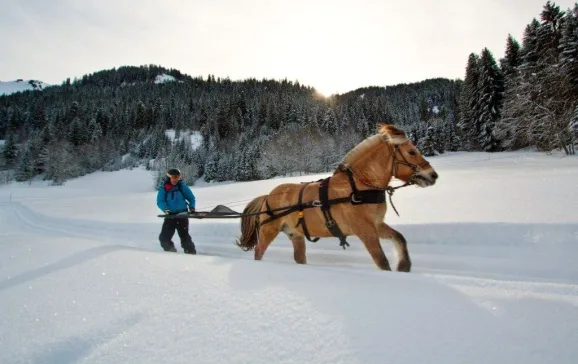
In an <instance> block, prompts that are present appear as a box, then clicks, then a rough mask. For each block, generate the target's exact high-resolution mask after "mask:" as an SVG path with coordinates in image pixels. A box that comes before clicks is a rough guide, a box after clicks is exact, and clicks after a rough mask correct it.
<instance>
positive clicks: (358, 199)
mask: <svg viewBox="0 0 578 364" xmlns="http://www.w3.org/2000/svg"><path fill="white" fill-rule="evenodd" d="M346 172H347V176H348V177H349V184H350V185H351V190H352V192H351V194H350V195H349V197H340V198H333V199H329V181H330V180H331V177H327V178H325V179H320V180H318V181H315V182H319V200H314V201H308V202H303V191H304V190H305V187H307V186H308V185H309V184H310V183H313V182H305V183H303V185H302V186H301V189H300V190H299V201H298V203H297V205H293V206H288V207H287V209H286V210H284V211H283V212H281V213H278V214H273V211H274V210H271V207H270V206H269V201H267V200H265V205H266V206H267V210H266V211H265V213H267V215H269V218H267V219H265V220H264V221H262V222H261V225H262V224H266V223H268V222H270V221H272V220H275V219H277V218H280V217H283V216H286V215H289V214H291V213H293V212H295V211H298V217H299V220H298V221H297V225H295V227H298V226H299V225H301V226H302V227H303V233H304V234H305V237H306V238H307V240H309V241H310V242H313V243H315V242H317V241H318V240H319V239H320V238H318V237H317V238H314V239H311V236H310V235H309V230H308V229H307V223H306V222H305V218H304V217H303V210H305V209H308V208H313V207H320V208H321V211H322V212H323V216H324V217H325V226H327V229H328V230H329V231H330V232H331V234H333V236H336V237H337V238H339V241H340V244H339V245H340V246H341V247H343V249H345V247H346V246H349V243H348V242H347V240H346V237H345V235H343V232H342V231H341V229H340V228H339V226H338V225H337V223H336V222H335V220H334V219H333V216H332V214H331V210H330V208H331V205H335V204H339V203H345V202H351V204H352V205H360V204H380V203H384V202H385V190H384V189H374V190H364V191H359V190H358V189H357V186H356V185H355V181H354V180H353V173H352V171H351V169H349V168H347V169H346Z"/></svg>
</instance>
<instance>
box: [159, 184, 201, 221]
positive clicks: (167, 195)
mask: <svg viewBox="0 0 578 364" xmlns="http://www.w3.org/2000/svg"><path fill="white" fill-rule="evenodd" d="M179 187H180V188H179ZM181 191H182V192H181ZM187 201H188V203H189V206H190V207H191V208H195V195H193V192H192V191H191V189H190V188H189V186H187V185H186V184H184V183H183V181H179V182H178V183H177V184H176V185H174V186H173V185H172V184H171V182H170V180H169V179H166V180H165V181H164V183H162V184H161V185H160V186H159V189H158V192H157V206H158V207H159V209H161V210H162V211H163V212H164V211H165V210H170V213H171V214H178V213H179V212H185V211H187V210H188V206H187Z"/></svg>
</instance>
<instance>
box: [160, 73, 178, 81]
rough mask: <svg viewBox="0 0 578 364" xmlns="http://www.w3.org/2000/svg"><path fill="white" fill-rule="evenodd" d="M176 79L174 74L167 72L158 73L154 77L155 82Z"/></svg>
mask: <svg viewBox="0 0 578 364" xmlns="http://www.w3.org/2000/svg"><path fill="white" fill-rule="evenodd" d="M176 80H177V79H176V78H175V77H174V76H171V75H167V74H164V73H163V74H160V75H157V77H156V78H155V83H165V82H175V81H176Z"/></svg>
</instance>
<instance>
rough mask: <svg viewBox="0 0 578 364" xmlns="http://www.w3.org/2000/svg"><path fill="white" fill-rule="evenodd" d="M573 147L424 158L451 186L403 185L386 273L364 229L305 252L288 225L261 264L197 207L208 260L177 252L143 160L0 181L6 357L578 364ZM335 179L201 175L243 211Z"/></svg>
mask: <svg viewBox="0 0 578 364" xmlns="http://www.w3.org/2000/svg"><path fill="white" fill-rule="evenodd" d="M577 158H578V157H577V156H565V155H562V153H560V152H555V153H550V154H546V153H540V152H532V151H529V150H527V151H518V152H503V153H499V155H497V154H495V153H480V152H469V153H468V152H456V153H444V154H443V155H440V156H435V157H430V158H428V160H429V162H430V163H431V165H432V166H433V168H435V170H436V171H437V173H438V174H439V176H440V177H439V179H438V181H437V183H436V184H435V185H434V186H431V187H427V188H417V187H408V188H403V189H399V190H397V191H396V193H395V195H394V196H393V201H394V203H395V206H396V208H397V210H398V211H399V214H400V215H399V216H397V215H396V214H395V213H394V212H393V211H388V214H387V215H386V218H385V221H386V222H387V223H388V224H390V225H391V226H392V227H393V228H394V229H396V230H398V231H399V232H400V233H402V234H403V235H404V236H405V238H406V240H407V242H408V250H409V254H410V256H411V259H412V263H413V264H412V271H411V273H401V272H395V271H393V272H384V271H381V270H378V269H377V268H376V266H375V265H374V263H373V261H372V259H371V258H370V255H369V254H368V252H367V251H366V250H365V248H364V246H363V244H362V243H361V242H360V241H359V239H358V238H357V237H349V238H348V242H349V243H350V247H348V248H347V250H343V249H341V248H340V247H339V241H338V239H336V238H322V239H320V240H319V241H318V242H316V243H310V242H307V259H308V260H307V263H308V264H307V265H297V264H295V262H294V261H293V249H292V246H291V243H290V241H289V240H288V238H287V237H286V236H285V235H284V234H280V235H278V236H277V238H276V239H275V240H274V241H273V243H272V244H271V245H270V247H269V248H268V249H267V251H266V253H265V256H264V257H263V260H262V261H259V262H256V261H254V260H253V252H244V251H242V250H241V249H239V248H238V247H237V246H235V245H234V244H233V242H234V240H235V238H236V237H238V235H239V230H240V228H239V219H201V220H197V219H190V220H189V221H190V228H189V231H190V233H191V236H192V238H193V240H194V241H195V244H196V248H197V251H198V255H196V256H191V255H185V254H183V252H182V249H181V246H180V241H179V238H178V237H177V236H176V235H175V237H174V240H173V241H174V242H175V245H176V248H177V250H178V252H177V253H166V252H163V251H162V250H161V248H160V245H159V242H158V240H157V238H158V234H159V232H160V229H161V225H162V221H163V220H162V219H160V218H158V217H157V214H159V213H160V210H159V209H158V208H157V206H156V193H155V191H154V190H153V174H154V173H153V172H151V171H147V170H145V169H144V167H141V168H134V169H132V170H121V171H115V172H96V173H91V174H89V175H86V176H83V177H80V178H77V179H73V180H70V181H67V182H66V184H65V185H63V186H52V187H49V186H47V184H48V182H47V181H42V180H41V179H38V180H36V181H33V182H32V183H30V184H28V183H17V182H13V183H10V184H0V312H1V314H0V328H2V335H1V338H0V363H42V364H62V363H75V364H88V363H139V364H149V363H150V364H158V363H167V362H169V363H183V364H185V363H187V364H189V363H215V364H219V363H223V364H236V363H252V364H271V363H279V364H289V363H318V364H383V363H440V364H441V363H443V364H463V363H468V364H487V363H524V364H543V363H555V364H575V363H576V358H577V357H578V345H576V343H577V342H578V266H577V265H576V256H577V254H578V214H576V206H578V194H576V192H575V183H574V184H573V183H572V182H571V181H576V180H577V179H578V163H576V161H577ZM383 165H384V166H390V165H391V164H390V163H384V164H383ZM329 175H331V173H327V174H316V175H303V176H295V177H279V178H275V179H270V180H262V181H249V182H220V183H206V182H201V181H199V183H197V184H195V185H193V186H192V187H191V188H192V191H193V193H195V197H196V202H197V204H196V207H197V209H198V210H199V211H208V210H210V209H212V208H213V207H214V206H215V205H217V204H225V205H227V206H229V207H232V208H234V209H235V210H236V211H242V210H243V208H244V206H245V205H246V204H247V203H248V202H249V201H250V200H251V199H252V198H254V197H255V196H258V195H261V194H263V193H264V191H270V190H271V189H272V188H273V187H274V186H277V185H279V184H281V183H286V182H292V183H299V182H305V181H316V180H318V179H319V178H323V177H326V176H329ZM111 186H114V188H111ZM455 196H460V198H453V197H455ZM79 207H80V208H79ZM309 224H311V222H309ZM382 246H383V249H384V251H385V254H386V255H387V257H388V258H389V260H390V263H391V265H392V267H394V269H395V267H396V266H397V259H396V257H395V255H394V254H393V248H392V244H391V242H389V241H385V240H384V241H382Z"/></svg>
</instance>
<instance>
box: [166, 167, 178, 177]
mask: <svg viewBox="0 0 578 364" xmlns="http://www.w3.org/2000/svg"><path fill="white" fill-rule="evenodd" d="M167 175H169V176H180V175H181V171H179V170H178V169H177V168H171V169H169V170H168V172H167Z"/></svg>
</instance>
